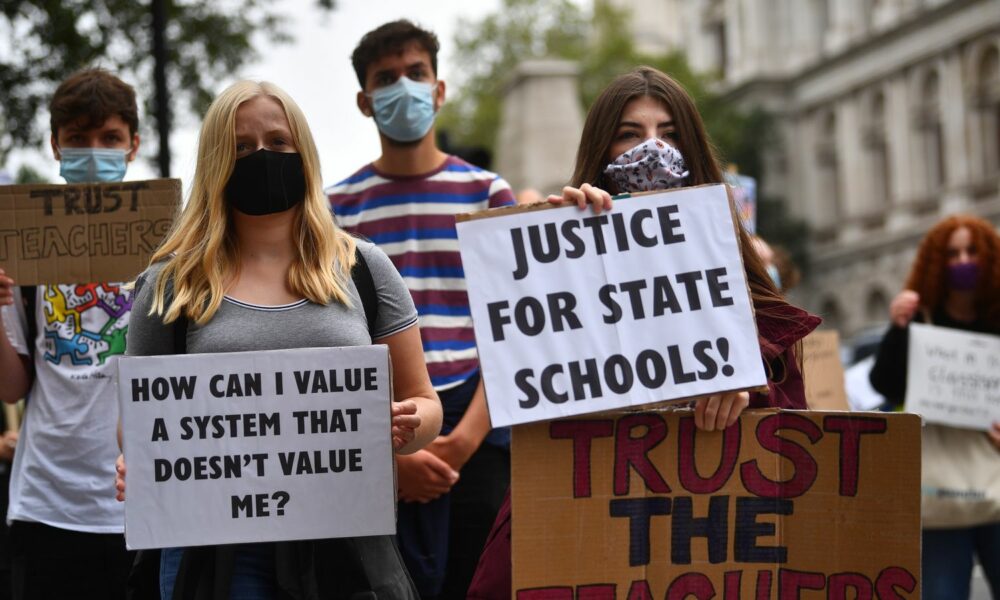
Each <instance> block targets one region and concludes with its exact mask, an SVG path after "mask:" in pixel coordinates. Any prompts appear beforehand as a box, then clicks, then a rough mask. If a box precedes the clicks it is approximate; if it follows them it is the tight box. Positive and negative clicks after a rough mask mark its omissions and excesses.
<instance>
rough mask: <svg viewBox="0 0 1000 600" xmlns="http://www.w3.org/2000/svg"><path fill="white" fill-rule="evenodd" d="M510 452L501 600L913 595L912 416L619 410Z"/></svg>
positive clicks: (916, 474)
mask: <svg viewBox="0 0 1000 600" xmlns="http://www.w3.org/2000/svg"><path fill="white" fill-rule="evenodd" d="M512 451H513V455H512V465H511V500H512V503H513V504H512V510H513V513H512V518H511V525H512V527H513V537H512V543H513V547H512V550H513V551H512V556H513V591H514V594H513V597H514V598H515V600H542V599H545V600H574V599H576V600H579V599H582V598H590V599H600V600H633V599H653V598H678V599H680V598H685V599H686V598H700V599H706V600H707V599H709V598H714V599H738V598H758V599H775V598H777V599H785V598H837V599H846V598H919V594H920V419H919V417H917V416H916V415H901V414H886V413H847V412H828V413H824V412H805V411H774V410H760V411H747V412H745V413H744V414H743V415H742V416H741V417H740V422H739V423H738V424H737V425H734V426H733V427H730V428H728V429H726V430H725V431H724V432H719V431H715V432H706V431H699V430H698V429H697V428H696V427H695V423H694V418H693V416H692V414H691V411H689V410H687V411H676V412H645V413H634V412H633V413H626V412H623V411H618V412H613V413H603V414H600V415H591V416H588V417H586V418H573V419H564V420H559V421H552V422H550V423H537V424H531V425H523V426H519V427H515V428H514V437H513V447H512Z"/></svg>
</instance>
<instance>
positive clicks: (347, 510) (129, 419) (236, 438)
mask: <svg viewBox="0 0 1000 600" xmlns="http://www.w3.org/2000/svg"><path fill="white" fill-rule="evenodd" d="M389 372H390V369H389V353H388V349H387V347H386V346H359V347H352V348H308V349H301V350H273V351H267V352H233V353H220V354H185V355H176V356H149V357H123V358H122V359H120V360H119V361H118V398H119V402H120V406H121V415H122V431H123V436H124V453H125V461H126V466H127V469H128V472H127V477H126V502H125V539H126V544H127V545H128V547H129V548H163V547H175V546H198V545H206V544H230V543H239V542H265V541H281V540H300V539H317V538H333V537H348V536H367V535H382V534H392V533H395V506H396V501H395V498H396V495H395V484H394V481H393V457H392V442H391V436H390V418H391V417H390V406H389V402H390V397H391V396H390V375H389Z"/></svg>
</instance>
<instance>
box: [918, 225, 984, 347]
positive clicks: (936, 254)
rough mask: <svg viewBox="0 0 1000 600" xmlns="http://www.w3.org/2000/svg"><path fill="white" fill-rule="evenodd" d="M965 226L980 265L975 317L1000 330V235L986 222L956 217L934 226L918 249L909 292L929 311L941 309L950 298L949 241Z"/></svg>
mask: <svg viewBox="0 0 1000 600" xmlns="http://www.w3.org/2000/svg"><path fill="white" fill-rule="evenodd" d="M962 227H965V228H966V229H968V230H969V233H971V234H972V244H973V247H974V248H975V249H976V255H977V257H978V262H979V265H980V277H979V282H978V283H977V284H976V316H977V318H979V319H981V320H983V321H985V322H987V323H988V324H989V325H990V327H992V328H993V329H996V330H1000V235H998V234H997V230H996V227H995V226H994V225H993V224H992V223H990V222H989V221H986V220H985V219H981V218H979V217H974V216H972V215H954V216H951V217H948V218H947V219H944V220H943V221H941V222H939V223H938V224H937V225H935V226H934V227H932V228H931V230H930V231H929V232H927V235H926V236H924V239H923V241H921V242H920V247H919V248H917V257H916V259H915V260H914V261H913V268H912V269H911V270H910V276H909V278H908V279H907V280H906V289H910V290H913V291H915V292H917V293H918V294H920V305H921V306H923V307H926V308H927V309H928V310H930V311H932V312H933V311H935V310H937V309H939V308H941V306H942V305H943V304H944V301H945V299H946V297H947V295H948V240H949V239H950V238H951V235H952V234H953V233H954V232H955V231H956V230H957V229H960V228H962Z"/></svg>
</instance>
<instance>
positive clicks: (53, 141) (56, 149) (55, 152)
mask: <svg viewBox="0 0 1000 600" xmlns="http://www.w3.org/2000/svg"><path fill="white" fill-rule="evenodd" d="M49 144H51V145H52V156H54V157H55V158H56V160H62V158H61V157H60V156H59V143H58V142H56V134H54V133H53V134H52V135H50V136H49Z"/></svg>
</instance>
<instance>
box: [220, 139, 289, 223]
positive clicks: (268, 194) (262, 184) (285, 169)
mask: <svg viewBox="0 0 1000 600" xmlns="http://www.w3.org/2000/svg"><path fill="white" fill-rule="evenodd" d="M225 196H226V202H228V203H229V205H230V206H232V207H233V208H235V209H236V210H238V211H240V212H242V213H245V214H248V215H254V216H260V215H270V214H274V213H279V212H284V211H286V210H288V209H289V208H292V207H293V206H295V205H296V204H298V203H300V202H302V200H304V199H305V197H306V176H305V173H304V172H303V170H302V156H301V155H300V154H298V153H297V152H294V153H293V152H272V151H271V150H265V149H263V148H261V149H260V150H258V151H256V152H254V153H253V154H248V155H246V156H244V157H243V158H238V159H236V164H235V165H233V174H232V175H230V176H229V181H228V182H227V183H226V190H225Z"/></svg>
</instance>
